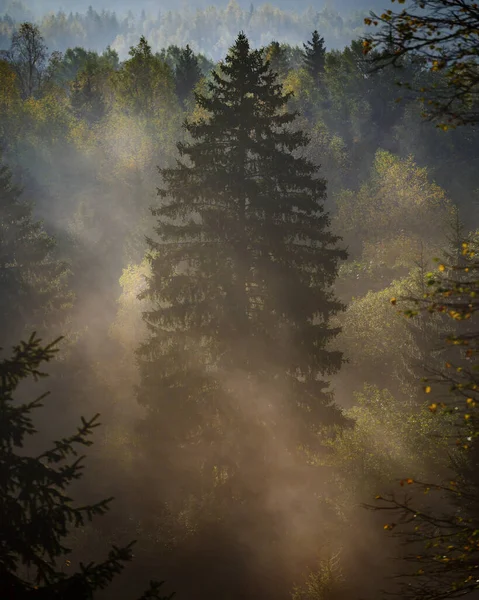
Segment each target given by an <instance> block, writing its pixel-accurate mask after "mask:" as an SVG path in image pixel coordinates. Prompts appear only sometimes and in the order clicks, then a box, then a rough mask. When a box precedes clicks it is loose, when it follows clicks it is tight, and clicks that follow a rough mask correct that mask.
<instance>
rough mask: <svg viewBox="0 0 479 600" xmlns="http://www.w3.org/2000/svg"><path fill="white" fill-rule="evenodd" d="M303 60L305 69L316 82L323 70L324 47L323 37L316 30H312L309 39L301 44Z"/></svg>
mask: <svg viewBox="0 0 479 600" xmlns="http://www.w3.org/2000/svg"><path fill="white" fill-rule="evenodd" d="M303 46H304V52H303V62H304V66H305V68H306V70H307V71H308V73H309V74H310V75H311V77H312V78H313V79H314V81H315V82H316V83H317V82H319V78H320V76H321V74H322V73H323V72H324V64H325V56H326V48H325V46H324V38H322V37H320V35H319V33H318V32H317V31H313V34H312V37H311V40H309V41H308V42H306V44H303Z"/></svg>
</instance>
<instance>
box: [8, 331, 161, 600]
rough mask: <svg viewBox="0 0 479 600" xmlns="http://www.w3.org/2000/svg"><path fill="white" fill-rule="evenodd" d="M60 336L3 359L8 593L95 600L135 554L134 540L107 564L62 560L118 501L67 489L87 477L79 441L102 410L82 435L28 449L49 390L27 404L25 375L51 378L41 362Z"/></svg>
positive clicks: (85, 440)
mask: <svg viewBox="0 0 479 600" xmlns="http://www.w3.org/2000/svg"><path fill="white" fill-rule="evenodd" d="M58 341H59V340H56V341H55V342H53V343H51V344H48V345H42V344H41V340H40V339H39V338H38V337H36V335H35V334H33V335H32V336H31V337H30V339H29V341H28V342H22V343H20V344H19V345H18V346H16V347H15V348H14V349H13V353H12V356H11V357H10V358H4V359H3V360H2V361H0V423H1V425H0V514H1V515H2V518H1V519H0V597H1V598H5V599H6V600H23V599H26V598H32V599H37V598H38V599H39V600H40V599H45V600H47V599H48V600H86V599H90V598H92V593H93V592H94V591H95V590H98V589H104V588H105V587H107V586H108V584H109V583H110V582H111V581H112V579H113V578H114V576H115V575H116V574H118V573H120V572H121V571H122V570H123V568H124V564H125V562H127V561H129V560H131V558H132V554H131V549H132V545H133V544H129V545H128V546H125V547H123V548H117V547H113V548H112V550H111V551H110V553H109V556H108V558H107V560H106V561H105V562H103V563H100V564H94V563H90V564H87V565H84V564H80V570H79V571H78V572H77V573H76V574H74V575H71V576H67V575H66V574H65V573H64V572H63V570H62V569H61V567H60V566H59V565H58V563H59V561H60V560H61V561H62V563H63V564H64V563H65V559H66V557H68V555H69V554H70V552H71V550H70V549H69V548H67V547H66V546H65V545H64V539H65V537H66V536H67V535H68V533H69V531H70V529H71V528H77V527H82V526H83V525H84V524H85V522H86V521H89V520H91V519H92V518H93V517H94V516H97V515H99V516H101V515H103V514H105V512H106V511H107V510H108V505H109V503H110V501H111V498H110V499H107V500H102V501H100V502H98V503H96V504H91V505H86V506H79V507H77V506H75V505H74V504H73V503H72V499H71V498H70V497H69V496H68V492H67V490H68V488H69V486H70V484H71V483H72V482H73V481H75V480H78V479H79V478H80V477H81V476H82V469H83V465H82V460H83V457H81V456H78V447H82V446H83V447H85V446H90V445H91V444H92V442H91V440H90V439H89V438H90V436H91V434H92V432H93V429H94V428H95V427H98V425H99V423H98V415H96V416H95V417H93V419H90V420H88V421H87V420H85V419H82V424H81V426H80V427H78V430H77V432H76V433H75V434H73V435H72V436H69V437H64V438H62V439H60V440H58V441H56V442H55V443H54V445H53V447H52V448H50V449H49V450H46V451H45V452H42V453H41V454H38V455H36V456H29V455H28V454H27V453H26V451H25V448H24V445H25V442H26V439H27V438H28V437H29V436H33V435H34V434H36V433H37V431H36V429H35V427H34V424H33V421H32V417H31V413H32V412H33V411H35V410H37V409H39V408H42V407H43V401H44V400H45V398H46V396H47V395H48V394H44V395H42V396H40V397H39V398H37V399H36V400H34V401H32V402H29V403H27V404H19V403H18V402H16V401H15V398H14V395H15V393H16V392H17V388H18V386H19V384H20V383H21V382H22V381H23V380H25V379H28V378H33V379H34V380H38V379H39V378H42V377H45V373H43V372H42V371H40V367H41V365H42V364H43V363H47V362H49V361H51V360H52V359H53V357H54V356H55V354H56V352H57V348H56V346H57V343H58ZM25 567H27V568H28V574H27V571H26V570H25ZM160 586H161V584H159V583H156V582H152V583H151V585H150V588H149V590H148V591H147V592H146V594H145V595H144V596H143V597H142V599H143V600H146V599H147V598H148V599H152V600H153V599H155V598H157V599H158V600H166V598H164V597H163V599H161V597H160V595H159V589H160ZM170 597H171V596H170Z"/></svg>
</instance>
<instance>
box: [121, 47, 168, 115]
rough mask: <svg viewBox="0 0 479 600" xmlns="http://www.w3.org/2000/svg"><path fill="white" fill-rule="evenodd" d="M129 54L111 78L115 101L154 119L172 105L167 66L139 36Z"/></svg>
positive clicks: (134, 111)
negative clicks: (115, 96) (128, 57)
mask: <svg viewBox="0 0 479 600" xmlns="http://www.w3.org/2000/svg"><path fill="white" fill-rule="evenodd" d="M129 55H130V59H129V60H127V61H126V62H124V63H123V64H122V65H121V68H120V70H119V71H118V72H117V73H116V74H115V76H114V78H113V85H114V88H115V91H116V94H117V102H118V103H119V104H120V105H122V107H123V109H124V110H125V111H126V112H127V114H130V115H133V116H140V117H142V118H144V119H156V118H158V116H159V114H164V113H165V112H166V111H167V109H168V108H171V107H172V106H173V98H172V90H173V74H172V72H171V69H170V68H169V67H168V65H167V64H166V63H164V62H163V61H162V60H161V58H159V57H158V56H155V55H153V53H152V51H151V46H149V44H148V42H147V41H146V38H145V37H143V36H142V37H141V38H140V42H139V43H138V45H137V46H134V47H131V48H130V52H129Z"/></svg>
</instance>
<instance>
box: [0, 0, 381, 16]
mask: <svg viewBox="0 0 479 600" xmlns="http://www.w3.org/2000/svg"><path fill="white" fill-rule="evenodd" d="M2 1H3V4H9V3H11V4H13V2H9V1H8V0H0V6H1V4H2ZM237 2H238V4H239V5H240V6H241V7H242V8H249V6H250V5H251V4H253V5H254V6H259V5H260V4H261V2H258V1H256V2H254V1H253V2H251V0H237ZM24 3H25V4H27V5H28V6H29V7H30V8H31V10H33V11H35V12H36V13H37V14H39V13H44V12H46V11H50V10H54V11H57V10H59V9H62V10H64V11H65V12H70V11H84V10H86V9H87V8H88V6H89V5H90V4H91V5H93V7H94V8H96V9H106V10H115V11H116V12H118V13H122V12H123V13H126V12H128V11H129V10H131V11H132V12H137V11H138V12H139V11H141V10H145V11H146V12H149V11H150V12H153V13H157V12H158V10H177V9H179V8H180V9H181V8H186V7H193V8H206V7H207V6H210V5H215V6H218V7H225V6H226V5H227V4H228V0H163V1H162V2H158V0H140V1H139V2H134V3H133V2H131V1H130V0H98V1H92V0H29V1H27V2H24ZM269 4H271V5H272V6H276V7H278V8H282V9H283V10H296V11H298V10H299V11H301V10H305V9H307V8H308V7H310V6H312V7H313V8H314V9H316V10H319V9H321V8H324V7H325V6H329V7H330V8H334V9H336V10H339V11H345V10H347V11H355V10H360V11H362V10H369V9H377V8H378V9H381V8H384V7H385V6H386V5H388V4H390V0H271V1H270V2H269Z"/></svg>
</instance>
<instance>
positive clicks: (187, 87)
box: [175, 44, 201, 102]
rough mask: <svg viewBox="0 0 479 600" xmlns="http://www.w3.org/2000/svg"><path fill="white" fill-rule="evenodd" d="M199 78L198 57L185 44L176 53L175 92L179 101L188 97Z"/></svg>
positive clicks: (183, 100)
mask: <svg viewBox="0 0 479 600" xmlns="http://www.w3.org/2000/svg"><path fill="white" fill-rule="evenodd" d="M200 79H201V69H200V67H199V64H198V58H197V57H196V56H195V53H194V52H193V50H192V49H191V48H190V47H189V45H188V44H187V45H186V48H182V49H181V50H180V52H179V54H178V59H177V62H176V69H175V82H176V93H177V95H178V98H179V100H180V102H185V100H186V99H187V98H189V97H190V95H191V93H192V91H193V89H194V87H195V85H196V84H197V83H198V81H199V80H200Z"/></svg>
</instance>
